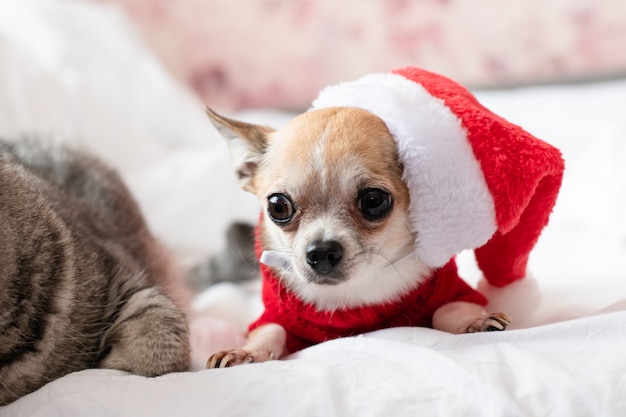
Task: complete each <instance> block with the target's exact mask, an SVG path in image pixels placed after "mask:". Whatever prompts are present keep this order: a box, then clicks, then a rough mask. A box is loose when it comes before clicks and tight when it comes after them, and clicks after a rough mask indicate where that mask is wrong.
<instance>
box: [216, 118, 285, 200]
mask: <svg viewBox="0 0 626 417" xmlns="http://www.w3.org/2000/svg"><path fill="white" fill-rule="evenodd" d="M206 112H207V114H208V115H209V119H211V122H212V123H213V125H214V126H215V128H216V129H217V130H218V131H219V132H220V133H221V134H222V136H223V137H224V138H225V139H226V143H227V144H228V150H229V151H230V157H231V160H232V164H233V168H234V170H235V173H236V175H237V180H238V182H239V186H240V187H241V188H243V189H244V190H246V191H250V192H254V175H255V174H256V170H257V167H258V166H259V163H260V162H261V158H262V157H263V154H264V153H265V149H266V148H267V136H268V134H270V133H272V132H273V131H274V129H272V128H270V127H267V126H259V125H254V124H250V123H244V122H240V121H237V120H233V119H229V118H227V117H224V116H221V115H219V114H217V113H216V112H214V111H213V110H211V109H210V108H208V107H207V108H206Z"/></svg>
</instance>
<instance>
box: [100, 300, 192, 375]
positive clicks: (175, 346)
mask: <svg viewBox="0 0 626 417" xmlns="http://www.w3.org/2000/svg"><path fill="white" fill-rule="evenodd" d="M103 356H104V357H103V359H102V360H101V362H100V367H102V368H111V369H120V370H123V371H128V372H132V373H134V374H138V375H144V376H157V375H162V374H165V373H168V372H180V371H186V370H188V369H189V366H190V360H191V359H190V348H189V330H188V324H187V320H186V318H185V315H184V313H183V312H182V311H181V310H180V309H178V308H177V307H176V306H175V305H174V303H173V302H172V301H171V300H170V299H169V298H167V297H166V296H164V295H163V294H161V293H160V292H159V291H158V290H157V289H155V288H145V289H143V290H140V291H138V292H136V293H135V294H133V295H132V296H131V297H130V298H129V300H128V301H127V302H126V303H125V305H124V307H123V308H122V309H121V312H120V314H119V316H118V317H117V319H116V320H115V322H113V323H112V325H111V327H110V328H109V329H108V330H107V332H106V334H105V336H104V338H103Z"/></svg>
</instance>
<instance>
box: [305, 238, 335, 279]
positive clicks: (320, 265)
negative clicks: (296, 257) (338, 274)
mask: <svg viewBox="0 0 626 417" xmlns="http://www.w3.org/2000/svg"><path fill="white" fill-rule="evenodd" d="M341 258H343V246H341V243H339V242H337V241H336V240H316V241H314V242H311V243H309V245H308V246H307V247H306V262H307V263H308V264H309V266H310V267H311V268H312V269H313V270H314V271H315V272H317V273H318V274H320V275H327V274H330V273H331V272H333V271H334V270H335V268H336V267H337V265H339V263H340V262H341Z"/></svg>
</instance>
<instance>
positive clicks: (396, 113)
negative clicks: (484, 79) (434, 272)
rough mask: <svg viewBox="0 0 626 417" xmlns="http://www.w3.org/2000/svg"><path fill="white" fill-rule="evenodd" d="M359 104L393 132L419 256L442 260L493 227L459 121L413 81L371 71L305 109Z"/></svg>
mask: <svg viewBox="0 0 626 417" xmlns="http://www.w3.org/2000/svg"><path fill="white" fill-rule="evenodd" d="M327 107H358V108H361V109H364V110H367V111H369V112H371V113H373V114H374V115H376V116H378V117H379V118H381V119H382V120H383V121H384V122H385V124H386V125H387V127H388V129H389V131H390V132H391V134H392V136H393V137H394V139H395V141H396V144H397V147H398V154H399V157H400V161H401V162H402V163H403V165H404V181H405V183H406V184H407V187H408V189H409V194H410V198H411V202H410V218H411V221H412V223H413V228H414V232H415V233H416V242H415V248H416V253H417V255H418V256H419V257H420V259H421V260H422V261H423V262H425V263H426V264H427V265H429V266H432V267H440V266H443V265H444V264H445V263H446V262H448V261H449V260H450V258H451V257H452V256H454V255H456V254H457V253H459V252H460V251H461V250H464V249H472V248H476V247H478V246H480V245H483V244H484V243H485V242H487V240H489V238H490V237H491V236H492V235H493V234H494V233H495V232H496V229H497V225H496V217H495V209H494V202H493V198H492V196H491V194H490V193H489V189H488V188H487V184H486V182H485V178H484V176H483V173H482V171H481V168H480V164H479V163H478V161H477V160H476V158H475V156H474V153H473V151H472V148H471V145H470V143H469V142H468V140H467V135H466V131H465V129H464V128H463V126H462V125H461V121H460V120H459V119H458V118H457V117H456V116H455V115H454V114H453V113H452V112H451V111H450V109H448V107H446V106H445V104H444V102H443V101H442V100H441V99H439V98H437V97H433V96H432V95H430V94H429V93H428V92H427V91H426V90H425V89H424V88H423V87H422V86H421V85H420V84H418V83H416V82H413V81H411V80H408V79H407V78H404V77H403V76H401V75H398V74H387V73H383V74H372V75H368V76H365V77H363V78H361V79H358V80H356V81H352V82H346V83H341V84H338V85H334V86H331V87H327V88H326V89H324V90H323V91H322V92H321V93H320V95H319V97H318V98H317V99H316V100H315V101H314V102H313V106H312V110H314V109H320V108H327Z"/></svg>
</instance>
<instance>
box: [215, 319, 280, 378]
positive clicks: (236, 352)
mask: <svg viewBox="0 0 626 417" xmlns="http://www.w3.org/2000/svg"><path fill="white" fill-rule="evenodd" d="M286 342H287V332H286V331H285V329H284V328H283V327H282V326H281V325H279V324H274V323H270V324H265V325H263V326H260V327H258V328H256V329H254V330H253V331H251V332H250V334H249V335H248V343H246V345H245V346H244V347H243V348H241V349H233V350H223V351H221V352H217V353H214V354H213V355H211V357H210V358H209V360H208V361H207V364H206V367H207V368H228V367H229V366H235V365H241V364H244V363H253V362H265V361H269V360H272V359H280V358H281V357H283V356H284V355H286V354H287V347H286Z"/></svg>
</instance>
